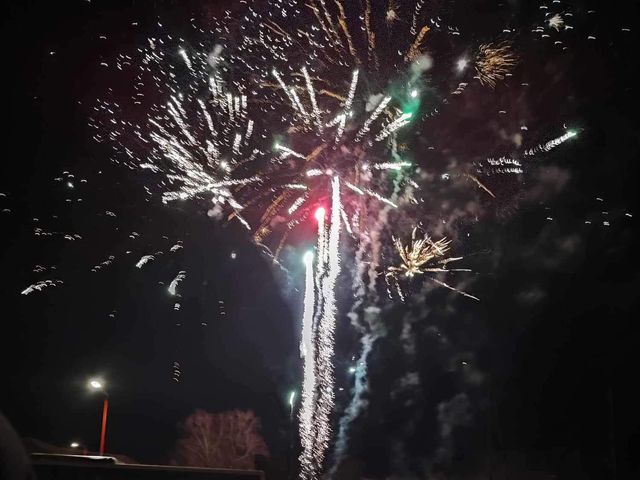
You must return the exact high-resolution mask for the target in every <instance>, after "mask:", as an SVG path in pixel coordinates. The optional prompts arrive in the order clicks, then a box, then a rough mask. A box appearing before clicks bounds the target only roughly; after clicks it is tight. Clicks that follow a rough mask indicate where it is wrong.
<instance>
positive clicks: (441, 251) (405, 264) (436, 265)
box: [385, 228, 478, 300]
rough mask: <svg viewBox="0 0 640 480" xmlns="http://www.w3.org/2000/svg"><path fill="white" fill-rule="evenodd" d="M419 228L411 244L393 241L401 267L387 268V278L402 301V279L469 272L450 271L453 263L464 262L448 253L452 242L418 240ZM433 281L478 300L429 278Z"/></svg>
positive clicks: (415, 231) (397, 240)
mask: <svg viewBox="0 0 640 480" xmlns="http://www.w3.org/2000/svg"><path fill="white" fill-rule="evenodd" d="M416 234H417V228H414V229H413V231H412V232H411V243H409V244H407V245H404V244H403V243H402V241H401V240H400V239H398V238H394V239H393V244H394V246H395V249H396V252H397V253H398V255H399V257H400V264H399V266H390V267H388V268H387V271H386V274H385V278H386V279H387V283H388V284H389V283H390V282H393V284H395V287H396V290H397V292H398V295H399V296H400V298H401V299H404V294H403V292H402V289H401V287H400V279H401V278H404V279H412V278H413V277H415V276H418V275H425V274H428V273H443V272H468V271H470V270H468V269H449V268H447V265H448V264H449V263H451V262H455V261H458V260H462V257H449V256H447V253H448V251H449V248H450V244H451V240H447V239H446V238H441V239H440V240H437V241H433V240H431V239H430V238H429V236H428V235H424V236H423V237H422V238H416ZM427 278H429V279H430V280H431V281H433V282H435V283H437V284H438V285H440V286H443V287H445V288H448V289H451V290H453V291H455V292H458V293H459V294H461V295H463V296H465V297H469V298H473V299H474V300H478V298H477V297H474V296H473V295H469V294H468V293H465V292H463V291H461V290H458V289H457V288H454V287H452V286H450V285H448V284H446V283H444V282H442V281H441V280H438V279H436V278H434V277H427Z"/></svg>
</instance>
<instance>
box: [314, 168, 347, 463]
mask: <svg viewBox="0 0 640 480" xmlns="http://www.w3.org/2000/svg"><path fill="white" fill-rule="evenodd" d="M331 189H332V195H331V221H330V226H329V242H328V245H327V246H326V249H327V251H328V261H327V273H326V275H325V277H324V278H323V279H322V285H321V287H320V288H321V290H322V297H323V304H322V315H321V317H320V322H319V325H318V347H317V348H318V360H317V362H318V363H317V373H318V381H319V389H318V402H317V409H316V416H315V422H316V424H317V434H316V438H315V444H314V463H315V466H316V468H318V469H321V468H322V465H323V462H324V457H325V452H326V450H327V447H328V446H329V439H330V436H331V425H330V422H331V417H330V416H331V413H332V411H333V403H334V375H333V354H334V332H335V326H336V291H335V287H336V281H337V279H338V275H339V274H340V251H339V248H340V230H341V228H340V227H341V222H340V210H341V208H342V206H341V203H340V180H339V178H338V177H334V178H333V180H332V182H331Z"/></svg>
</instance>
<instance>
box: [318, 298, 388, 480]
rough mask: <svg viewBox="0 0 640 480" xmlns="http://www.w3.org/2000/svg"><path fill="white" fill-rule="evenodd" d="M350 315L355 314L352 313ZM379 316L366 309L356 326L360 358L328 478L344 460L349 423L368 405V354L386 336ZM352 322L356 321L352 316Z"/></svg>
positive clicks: (374, 309) (376, 310)
mask: <svg viewBox="0 0 640 480" xmlns="http://www.w3.org/2000/svg"><path fill="white" fill-rule="evenodd" d="M352 315H356V314H355V313H353V314H352ZM379 315H380V309H379V308H378V307H368V308H366V309H365V311H364V315H363V317H364V318H363V324H359V325H358V328H359V329H360V330H361V331H362V338H361V339H360V344H361V346H362V350H361V352H360V357H359V358H358V363H357V367H356V371H355V382H354V387H353V397H352V398H351V402H350V403H349V406H348V407H347V408H346V410H345V412H344V415H343V416H342V418H341V419H340V422H339V429H338V435H337V438H336V444H335V451H334V461H333V465H332V467H331V470H330V472H329V476H330V477H333V476H334V475H335V474H336V471H337V470H338V468H339V466H340V464H341V463H342V461H343V460H344V458H345V455H346V452H347V447H348V440H349V439H348V434H347V433H348V430H349V427H350V425H351V422H352V421H353V420H355V419H356V418H357V417H358V416H359V415H360V413H361V412H362V411H363V410H364V409H365V408H366V407H367V405H368V401H367V400H365V399H364V396H365V395H366V394H367V392H368V391H369V381H368V375H367V367H368V360H369V354H370V353H371V350H372V348H373V344H374V343H375V341H376V340H377V339H378V338H380V337H382V336H384V335H385V334H386V328H385V326H384V324H382V323H381V322H379V321H378V320H379ZM356 317H357V315H356ZM352 321H356V320H355V317H353V316H352Z"/></svg>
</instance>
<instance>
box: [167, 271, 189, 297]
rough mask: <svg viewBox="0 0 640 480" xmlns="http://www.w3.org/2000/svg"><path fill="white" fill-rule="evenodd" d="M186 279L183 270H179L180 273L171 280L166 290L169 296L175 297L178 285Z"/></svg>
mask: <svg viewBox="0 0 640 480" xmlns="http://www.w3.org/2000/svg"><path fill="white" fill-rule="evenodd" d="M186 277H187V272H185V271H184V270H181V271H180V272H178V274H177V275H176V276H175V278H174V279H173V280H171V283H170V284H169V288H168V289H167V290H168V291H169V293H170V294H171V295H176V294H177V289H178V285H179V284H180V282H182V281H183V280H184V279H185V278H186Z"/></svg>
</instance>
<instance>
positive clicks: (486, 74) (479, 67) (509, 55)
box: [475, 42, 518, 88]
mask: <svg viewBox="0 0 640 480" xmlns="http://www.w3.org/2000/svg"><path fill="white" fill-rule="evenodd" d="M517 63H518V57H517V56H516V54H515V53H514V52H513V49H512V47H511V44H509V43H508V42H502V43H487V44H485V45H480V47H479V48H478V55H477V57H476V62H475V67H476V72H477V74H478V79H479V80H480V83H481V84H482V85H488V86H489V87H491V88H495V86H496V84H497V83H498V82H499V81H501V80H503V79H504V78H505V77H506V76H507V75H509V73H510V72H511V70H513V68H514V67H515V66H516V64H517Z"/></svg>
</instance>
